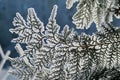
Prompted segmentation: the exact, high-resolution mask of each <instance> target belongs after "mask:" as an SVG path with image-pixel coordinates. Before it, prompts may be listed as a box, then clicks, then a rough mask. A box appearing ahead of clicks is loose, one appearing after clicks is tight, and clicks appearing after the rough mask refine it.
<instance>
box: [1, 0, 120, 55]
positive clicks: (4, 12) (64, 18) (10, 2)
mask: <svg viewBox="0 0 120 80" xmlns="http://www.w3.org/2000/svg"><path fill="white" fill-rule="evenodd" d="M65 1H66V0H0V44H1V46H2V48H3V50H4V52H6V51H7V50H11V51H12V54H11V55H10V56H11V57H15V56H17V53H16V51H15V49H14V46H15V44H13V43H11V40H12V38H14V37H16V35H15V34H11V33H10V32H9V29H10V28H13V25H12V21H13V18H14V17H15V14H16V12H19V13H20V14H21V15H22V16H23V17H24V19H26V16H27V9H28V8H30V7H33V8H34V9H35V11H36V13H37V15H38V17H39V18H40V20H41V21H42V22H44V25H46V24H47V22H48V18H49V16H50V13H51V10H52V7H53V5H55V4H57V5H58V7H59V8H58V14H57V18H56V20H57V23H58V24H59V25H60V26H61V28H63V27H64V26H65V25H66V24H68V25H69V26H70V27H71V28H75V25H74V24H73V23H72V16H73V14H74V13H75V11H76V4H75V5H74V7H73V8H72V9H70V10H67V9H66V4H65ZM113 24H114V25H116V26H119V24H120V21H119V20H117V19H115V18H114V22H113ZM77 31H78V32H79V33H81V32H85V33H87V34H92V33H93V32H95V31H96V28H95V24H94V23H93V24H92V26H91V28H90V29H88V30H77Z"/></svg>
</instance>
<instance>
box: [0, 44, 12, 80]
mask: <svg viewBox="0 0 120 80" xmlns="http://www.w3.org/2000/svg"><path fill="white" fill-rule="evenodd" d="M10 54H11V52H10V51H9V50H8V51H7V52H6V53H4V52H3V50H2V47H1V45H0V56H1V58H2V60H1V62H0V76H1V75H3V73H2V72H3V71H4V69H3V67H4V65H5V63H6V62H7V60H9V55H10ZM9 70H11V69H9ZM9 70H6V75H4V76H1V77H2V78H1V80H7V78H8V76H9V73H8V72H9Z"/></svg>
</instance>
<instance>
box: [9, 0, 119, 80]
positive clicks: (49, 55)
mask: <svg viewBox="0 0 120 80" xmlns="http://www.w3.org/2000/svg"><path fill="white" fill-rule="evenodd" d="M76 1H77V0H75V1H72V2H70V0H67V3H68V4H69V3H70V5H68V8H71V7H72V5H73V3H74V2H76ZM88 2H89V4H88ZM103 2H105V3H104V4H101V3H103ZM110 5H111V1H110V3H108V2H107V1H104V0H102V1H99V0H93V1H90V0H87V1H85V0H82V1H80V3H79V5H78V9H80V10H78V12H77V13H76V14H75V15H74V19H75V17H76V20H77V18H80V17H81V16H82V18H84V16H85V18H86V19H88V23H85V22H82V23H83V25H88V24H89V20H91V21H92V20H93V18H92V17H91V15H92V16H93V12H94V11H98V12H97V13H98V14H96V13H95V15H94V17H95V16H97V18H98V19H97V20H95V19H94V21H97V22H96V24H97V23H98V22H100V23H99V24H100V25H97V26H98V27H101V28H102V29H103V30H104V31H103V32H104V33H101V31H100V32H97V33H96V34H93V35H87V34H85V33H82V34H80V35H78V33H77V32H75V31H74V29H71V28H70V27H69V26H68V25H65V26H64V28H63V30H62V31H60V26H59V25H58V24H57V23H56V19H55V18H56V15H57V8H58V6H57V5H55V6H54V7H53V9H52V12H51V15H50V18H49V21H48V24H47V25H46V26H44V25H43V22H41V21H40V20H39V19H38V17H37V14H36V13H35V11H34V9H33V8H29V9H28V16H27V21H25V20H24V19H23V18H22V16H21V15H20V14H19V13H17V14H16V17H15V18H14V21H13V24H14V25H15V26H16V27H15V28H14V29H10V31H11V32H12V33H16V34H18V37H17V38H15V39H13V40H12V41H13V42H15V43H17V44H16V47H15V48H16V50H17V52H18V53H20V57H17V58H10V61H11V64H12V66H13V69H14V70H13V71H12V72H11V74H12V75H14V76H16V77H18V78H19V79H21V80H94V79H95V80H98V79H105V77H107V76H110V77H109V78H108V80H110V78H112V75H111V74H112V72H116V75H114V78H117V79H118V78H119V77H118V75H119V74H120V72H119V70H118V69H119V65H120V54H119V53H120V50H119V49H120V46H119V44H120V29H119V28H116V27H114V26H113V25H112V24H110V23H109V21H107V19H105V20H106V21H105V22H104V24H103V23H102V22H101V21H100V20H101V19H100V17H101V18H105V17H106V16H107V17H109V16H108V14H107V13H106V11H109V10H108V8H111V6H110ZM98 6H101V7H98ZM102 7H105V8H102ZM87 8H90V9H87ZM92 8H94V9H93V10H94V11H93V12H92V11H91V9H92ZM86 9H87V10H86ZM101 9H102V10H103V12H102V13H105V15H106V16H101V14H102V13H99V12H100V11H101ZM99 10H100V11H99ZM81 11H83V13H84V11H86V12H87V13H85V14H81V13H79V12H81ZM88 13H89V14H88ZM91 13H92V14H91ZM76 15H77V16H76ZM99 15H100V16H99ZM89 17H90V18H91V19H89ZM85 18H84V19H82V20H85ZM99 19H100V20H99ZM91 21H90V23H91ZM75 22H81V20H78V21H75ZM20 43H24V44H26V45H27V46H26V48H27V49H26V50H23V49H22V47H21V46H20ZM108 72H109V73H111V74H107V73H108ZM101 74H103V75H102V76H101ZM96 75H97V77H96Z"/></svg>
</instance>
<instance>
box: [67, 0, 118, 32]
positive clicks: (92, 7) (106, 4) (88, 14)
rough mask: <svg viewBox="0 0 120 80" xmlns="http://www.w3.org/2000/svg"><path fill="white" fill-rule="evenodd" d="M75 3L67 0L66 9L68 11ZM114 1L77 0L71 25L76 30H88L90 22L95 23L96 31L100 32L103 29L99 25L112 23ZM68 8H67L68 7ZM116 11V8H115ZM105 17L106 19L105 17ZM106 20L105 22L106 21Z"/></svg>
mask: <svg viewBox="0 0 120 80" xmlns="http://www.w3.org/2000/svg"><path fill="white" fill-rule="evenodd" d="M74 2H76V0H74V1H70V0H67V1H66V3H67V5H66V7H67V8H68V9H70V8H71V7H72V6H73V3H74ZM115 2H117V1H115V0H79V4H78V5H77V12H76V13H75V14H74V16H73V23H74V24H75V25H76V28H77V29H84V28H86V29H88V28H89V27H90V25H91V23H92V22H95V24H96V27H97V30H98V31H101V30H103V28H102V27H101V24H102V23H104V22H106V21H107V23H109V22H111V21H112V16H113V14H114V12H113V11H114V10H115V9H114V7H115V6H116V5H115ZM68 6H69V7H68ZM117 9H118V8H117ZM106 16H107V17H106ZM106 19H107V20H106Z"/></svg>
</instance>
